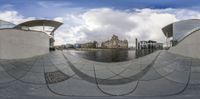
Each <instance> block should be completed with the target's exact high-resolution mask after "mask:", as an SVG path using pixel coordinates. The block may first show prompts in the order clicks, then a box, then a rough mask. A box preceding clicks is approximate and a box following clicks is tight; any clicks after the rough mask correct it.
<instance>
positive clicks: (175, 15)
mask: <svg viewBox="0 0 200 99" xmlns="http://www.w3.org/2000/svg"><path fill="white" fill-rule="evenodd" d="M190 18H200V12H197V11H193V10H187V9H171V8H167V9H134V10H116V9H111V8H98V9H90V10H87V11H85V12H84V13H79V14H75V15H73V14H71V15H66V16H65V17H63V19H64V23H65V24H67V25H64V26H63V27H66V28H65V29H62V32H59V33H58V34H57V37H61V36H62V37H63V39H64V40H63V41H64V42H63V43H76V42H77V43H84V42H89V41H93V40H96V41H98V42H100V43H101V42H102V41H105V40H108V39H110V38H111V36H112V35H113V34H115V35H118V36H119V38H120V39H122V40H123V39H127V40H128V41H129V45H130V46H134V44H135V38H138V39H139V40H156V41H158V42H165V36H164V35H163V33H162V31H161V29H162V28H163V27H164V26H166V25H168V24H170V23H172V22H175V21H178V20H184V19H190Z"/></svg>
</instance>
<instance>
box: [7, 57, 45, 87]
mask: <svg viewBox="0 0 200 99" xmlns="http://www.w3.org/2000/svg"><path fill="white" fill-rule="evenodd" d="M38 58H39V57H38ZM38 58H37V59H38ZM37 59H35V62H36V60H37ZM35 62H34V63H35ZM8 63H9V62H8ZM34 63H33V64H32V66H33V65H34ZM23 64H24V63H23ZM12 65H14V64H12ZM26 65H27V64H26ZM14 66H15V65H14ZM32 66H31V68H32ZM3 68H4V67H3ZM31 68H30V69H29V70H26V71H25V70H23V71H25V73H24V75H22V76H20V77H18V78H16V77H15V76H13V75H12V74H10V73H9V72H8V71H7V70H5V71H6V72H7V74H8V75H9V76H11V77H12V78H14V80H13V81H11V82H7V83H12V82H15V81H20V82H22V83H26V84H34V85H42V84H38V83H33V82H26V81H23V80H21V79H22V78H23V77H25V76H26V74H27V73H28V72H29V71H30V70H31ZM9 70H10V69H9Z"/></svg>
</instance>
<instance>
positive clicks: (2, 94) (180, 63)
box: [0, 51, 200, 99]
mask: <svg viewBox="0 0 200 99" xmlns="http://www.w3.org/2000/svg"><path fill="white" fill-rule="evenodd" d="M199 94H200V60H199V59H193V58H189V57H184V56H180V55H175V54H172V53H169V52H167V51H156V52H154V53H152V54H149V55H146V56H144V57H141V58H137V59H133V60H130V61H124V62H115V63H103V62H95V61H91V60H87V59H83V58H80V57H77V56H74V54H73V52H71V51H63V52H62V51H56V52H52V53H49V54H47V55H43V56H37V57H32V58H29V59H20V60H0V98H1V99H2V98H17V97H18V98H20V99H22V98H24V99H27V98H41V99H44V98H52V99H55V98H72V97H73V98H86V99H87V98H88V97H90V98H94V97H95V98H116V97H119V98H122V97H123V98H137V99H138V98H142V99H144V98H147V99H149V98H152V99H154V98H160V97H162V98H180V99H183V98H198V97H199Z"/></svg>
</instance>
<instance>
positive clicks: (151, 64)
mask: <svg viewBox="0 0 200 99" xmlns="http://www.w3.org/2000/svg"><path fill="white" fill-rule="evenodd" d="M159 54H160V53H158V55H157V56H156V57H155V59H154V60H153V61H152V63H150V64H149V65H148V66H147V68H145V69H146V70H144V71H145V72H144V75H145V74H146V73H147V72H148V70H149V69H150V68H151V67H152V66H153V64H154V62H155V61H156V59H157V57H158V56H159ZM149 67H150V68H149ZM93 68H94V74H95V81H96V84H97V87H98V89H99V90H100V91H101V92H103V93H104V94H107V95H111V96H125V95H129V94H131V93H133V92H134V91H135V90H136V89H137V87H138V84H139V79H138V80H137V83H136V87H135V88H133V89H132V90H131V91H129V92H127V93H123V94H118V95H116V94H111V93H109V92H106V91H104V90H103V89H101V87H100V86H99V82H98V79H97V78H96V71H95V67H93ZM144 75H142V76H144ZM127 78H128V79H130V78H131V77H127ZM139 78H141V77H139ZM131 80H132V79H131Z"/></svg>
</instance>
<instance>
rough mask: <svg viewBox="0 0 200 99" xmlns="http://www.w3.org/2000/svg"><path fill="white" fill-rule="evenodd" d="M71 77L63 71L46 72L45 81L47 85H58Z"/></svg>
mask: <svg viewBox="0 0 200 99" xmlns="http://www.w3.org/2000/svg"><path fill="white" fill-rule="evenodd" d="M69 78H70V77H69V76H68V75H66V74H64V73H63V72H61V71H54V72H46V73H45V79H46V82H47V84H53V83H58V82H61V81H64V80H67V79H69Z"/></svg>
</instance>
